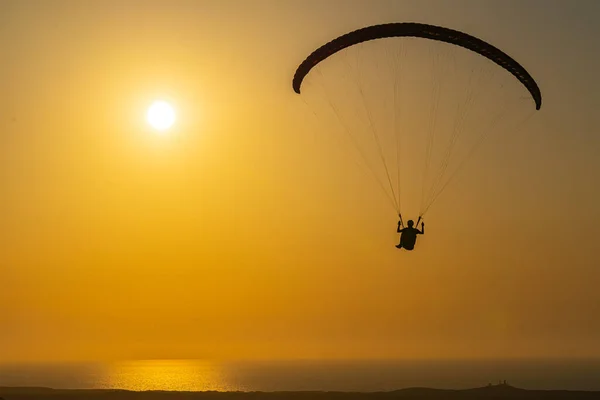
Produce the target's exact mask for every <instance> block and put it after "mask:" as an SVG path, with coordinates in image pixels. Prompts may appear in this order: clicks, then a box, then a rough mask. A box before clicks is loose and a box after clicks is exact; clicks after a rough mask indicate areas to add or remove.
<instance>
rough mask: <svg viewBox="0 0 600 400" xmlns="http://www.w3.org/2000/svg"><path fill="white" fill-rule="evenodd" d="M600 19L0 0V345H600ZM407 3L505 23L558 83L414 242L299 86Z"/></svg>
mask: <svg viewBox="0 0 600 400" xmlns="http://www.w3.org/2000/svg"><path fill="white" fill-rule="evenodd" d="M598 12H600V9H599V5H598V3H596V2H594V1H579V2H576V3H575V2H567V1H563V2H560V1H543V2H542V1H538V2H534V1H531V2H527V3H526V4H523V3H522V2H516V1H515V2H511V1H497V2H496V1H470V2H469V1H455V2H452V3H450V2H443V1H414V2H403V1H375V0H370V1H349V0H348V1H330V2H321V1H316V0H315V1H312V0H311V1H305V2H294V1H276V0H271V1H267V0H257V1H252V2H247V1H243V0H239V1H233V0H231V1H216V0H215V1H178V0H177V1H171V0H169V1H167V0H164V1H126V2H123V1H112V0H111V1H102V2H81V1H75V0H73V1H62V0H60V1H53V2H43V1H30V0H18V1H17V0H3V1H0V49H1V50H2V51H1V53H2V59H3V61H2V64H1V65H0V88H1V91H0V93H2V94H1V95H0V187H1V188H2V189H1V190H2V192H1V196H0V226H1V227H2V229H0V235H1V236H0V239H1V240H0V287H1V288H0V327H1V328H0V361H19V360H80V359H84V360H90V359H129V358H214V359H223V358H229V359H239V358H246V359H247V358H409V357H410V358H414V357H427V358H438V357H439V358H449V357H498V356H509V357H520V356H523V357H524V356H578V357H580V356H600V347H599V346H600V343H599V342H598V340H597V338H598V337H599V336H600V322H599V321H600V320H599V319H598V318H597V315H598V312H599V309H600V294H598V293H599V292H598V290H596V286H597V282H599V281H600V272H599V270H598V265H600V256H598V253H597V251H596V243H595V240H594V239H596V238H597V237H599V234H600V231H599V228H598V224H597V222H598V220H599V218H600V213H599V212H598V209H597V207H596V205H597V204H599V203H600V202H599V200H600V191H599V190H598V184H597V182H598V171H600V162H599V161H598V157H597V154H598V150H599V149H600V140H599V139H598V137H597V136H596V135H595V134H596V133H597V132H598V131H599V129H600V120H599V119H598V113H597V112H596V106H597V105H598V104H599V100H600V99H599V97H598V96H599V94H598V93H600V90H598V89H600V88H598V84H597V78H596V73H597V71H598V70H600V57H599V56H598V54H600V52H599V51H598V50H600V49H599V48H598V44H597V41H596V40H595V38H597V37H598V35H599V34H600V32H599V30H598V27H597V26H596V24H595V21H593V20H592V16H593V15H598ZM390 21H420V22H426V23H431V24H439V25H443V26H448V27H452V28H455V29H459V30H463V31H467V32H469V33H471V34H474V35H476V36H479V37H482V38H484V39H486V40H489V41H490V42H492V43H494V44H495V45H497V46H498V47H500V48H502V49H504V50H505V51H507V52H508V53H509V54H510V55H512V56H513V57H514V58H515V59H517V60H519V61H520V62H521V63H522V64H524V65H525V66H526V68H527V69H528V70H530V71H534V72H533V75H534V76H535V77H536V80H537V81H538V83H539V84H540V87H541V88H542V93H543V96H544V105H543V107H542V110H541V111H540V112H539V113H537V114H536V115H535V118H534V119H533V120H532V121H531V122H530V123H529V125H528V130H527V133H526V135H525V134H524V135H523V136H521V137H519V138H517V139H508V138H507V139H502V138H500V139H498V140H495V141H493V145H488V146H485V147H484V148H482V149H481V152H480V153H478V155H477V156H476V157H475V158H474V159H473V161H472V162H473V167H470V168H467V169H466V170H465V172H464V173H463V174H461V176H460V179H459V180H458V181H457V183H456V185H454V186H453V187H452V188H449V189H448V190H447V191H446V192H445V193H444V197H443V198H441V199H440V200H439V203H436V205H435V207H434V208H432V210H431V211H430V212H429V214H428V215H427V229H428V231H427V235H426V236H424V237H422V238H420V239H419V243H418V247H417V251H414V252H412V253H406V252H400V251H398V250H396V249H395V248H394V247H393V245H394V244H395V243H396V241H397V235H396V233H395V224H396V220H395V219H394V215H393V214H391V213H390V210H389V209H387V208H386V207H387V204H386V203H385V199H384V198H383V197H382V195H381V193H379V192H378V189H377V186H376V184H375V183H374V181H373V180H372V179H369V178H368V177H365V176H364V175H361V173H360V170H359V169H357V168H355V167H354V166H353V165H352V162H351V160H349V159H348V158H347V157H345V156H344V154H343V153H342V152H340V151H339V149H338V148H336V147H335V142H334V141H332V140H329V139H327V138H324V137H322V136H321V135H322V132H321V131H320V130H318V129H316V128H315V124H314V121H311V120H310V118H308V116H309V114H308V113H307V112H306V108H305V107H304V103H302V101H300V100H299V98H298V96H297V95H295V94H294V93H293V92H292V90H291V78H292V76H293V73H294V70H295V68H296V67H297V65H298V63H299V62H301V61H302V60H303V59H304V57H306V55H307V54H308V53H309V52H310V51H312V50H313V49H314V48H316V47H317V46H319V45H321V44H322V43H324V42H325V41H327V40H330V39H332V38H333V37H335V36H337V35H340V34H342V33H345V32H347V31H349V30H352V29H356V28H359V27H362V26H367V25H370V24H376V23H382V22H390ZM154 98H165V99H167V100H170V101H172V102H173V104H174V105H175V107H176V108H177V110H178V114H179V121H178V123H177V124H176V126H175V127H174V129H173V130H172V131H171V132H170V134H169V135H166V136H161V137H159V136H156V135H154V134H153V133H152V132H151V130H150V129H149V128H148V127H147V126H146V124H145V122H144V120H143V118H144V112H145V107H147V105H148V104H149V103H150V102H151V101H152V100H153V99H154ZM507 160H510V162H507Z"/></svg>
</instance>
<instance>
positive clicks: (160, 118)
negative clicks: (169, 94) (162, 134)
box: [146, 101, 175, 131]
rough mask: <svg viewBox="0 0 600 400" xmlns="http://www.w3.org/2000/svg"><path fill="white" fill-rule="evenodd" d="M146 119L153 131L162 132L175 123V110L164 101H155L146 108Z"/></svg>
mask: <svg viewBox="0 0 600 400" xmlns="http://www.w3.org/2000/svg"><path fill="white" fill-rule="evenodd" d="M146 119H147V120H148V123H149V124H150V126H152V127H153V128H154V129H156V130H159V131H164V130H167V129H169V128H170V127H171V126H173V124H174V123H175V110H174V109H173V107H172V106H171V105H170V104H169V103H167V102H166V101H155V102H154V103H152V105H151V106H150V107H149V108H148V112H147V114H146Z"/></svg>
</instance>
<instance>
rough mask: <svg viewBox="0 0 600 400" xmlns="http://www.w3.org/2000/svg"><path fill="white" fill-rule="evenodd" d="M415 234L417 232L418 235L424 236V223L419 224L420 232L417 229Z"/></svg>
mask: <svg viewBox="0 0 600 400" xmlns="http://www.w3.org/2000/svg"><path fill="white" fill-rule="evenodd" d="M417 232H419V234H420V235H424V234H425V222H421V230H418V229H417Z"/></svg>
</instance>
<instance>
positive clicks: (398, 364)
mask: <svg viewBox="0 0 600 400" xmlns="http://www.w3.org/2000/svg"><path fill="white" fill-rule="evenodd" d="M504 380H506V381H507V383H508V384H510V385H512V386H516V387H520V388H524V389H550V390H554V389H567V390H600V360H528V361H524V360H499V361H490V360H486V361H424V360H420V361H289V362H283V361H278V362H266V361H265V362H263V361H261V362H208V361H201V360H139V361H123V362H112V363H73V364H0V386H35V387H50V388H56V389H127V390H178V391H207V390H215V391H347V392H349V391H361V392H377V391H390V390H395V389H402V388H407V387H431V388H440V389H466V388H474V387H480V386H485V385H487V384H488V383H492V384H497V383H498V382H499V381H504Z"/></svg>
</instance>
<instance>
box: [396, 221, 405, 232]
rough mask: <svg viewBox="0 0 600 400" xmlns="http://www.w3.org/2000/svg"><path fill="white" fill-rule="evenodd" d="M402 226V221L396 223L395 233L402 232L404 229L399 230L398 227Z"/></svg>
mask: <svg viewBox="0 0 600 400" xmlns="http://www.w3.org/2000/svg"><path fill="white" fill-rule="evenodd" d="M401 225H402V221H398V229H396V232H397V233H400V232H402V231H403V230H404V229H400V226H401Z"/></svg>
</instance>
